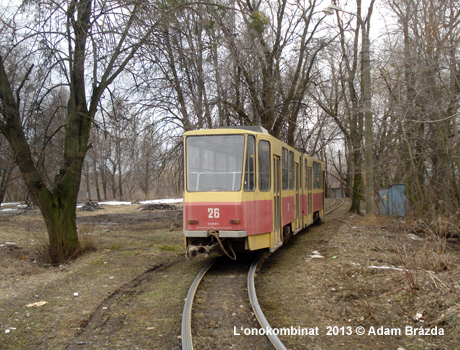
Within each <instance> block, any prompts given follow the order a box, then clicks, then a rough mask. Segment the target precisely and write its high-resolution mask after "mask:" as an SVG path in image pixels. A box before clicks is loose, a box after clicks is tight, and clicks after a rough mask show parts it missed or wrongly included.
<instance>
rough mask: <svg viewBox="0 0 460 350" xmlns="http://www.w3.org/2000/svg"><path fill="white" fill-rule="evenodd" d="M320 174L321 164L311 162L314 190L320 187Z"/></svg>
mask: <svg viewBox="0 0 460 350" xmlns="http://www.w3.org/2000/svg"><path fill="white" fill-rule="evenodd" d="M321 182H322V174H321V164H320V163H317V162H313V188H314V189H315V190H320V189H322V184H321Z"/></svg>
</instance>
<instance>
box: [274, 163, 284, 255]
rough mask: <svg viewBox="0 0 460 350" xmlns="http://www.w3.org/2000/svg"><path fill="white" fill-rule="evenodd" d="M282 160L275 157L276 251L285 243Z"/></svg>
mask: <svg viewBox="0 0 460 350" xmlns="http://www.w3.org/2000/svg"><path fill="white" fill-rule="evenodd" d="M280 164H281V160H280V157H278V156H274V157H273V225H274V227H273V231H274V239H273V248H274V249H276V248H278V246H280V245H281V243H282V241H283V224H282V220H281V166H280Z"/></svg>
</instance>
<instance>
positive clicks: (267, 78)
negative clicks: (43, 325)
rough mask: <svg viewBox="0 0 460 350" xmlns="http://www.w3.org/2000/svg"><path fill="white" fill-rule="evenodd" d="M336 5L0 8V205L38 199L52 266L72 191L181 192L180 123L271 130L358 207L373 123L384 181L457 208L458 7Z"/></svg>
mask: <svg viewBox="0 0 460 350" xmlns="http://www.w3.org/2000/svg"><path fill="white" fill-rule="evenodd" d="M330 4H331V3H330V2H329V0H326V1H315V0H301V1H286V0H277V1H265V0H246V1H242V0H224V1H213V0H210V1H200V0H198V1H192V2H189V1H186V0H185V1H182V0H180V1H176V0H160V1H155V0H153V1H136V0H127V1H124V0H122V1H119V0H114V1H102V0H44V1H40V2H36V1H27V0H24V1H23V2H22V3H19V2H16V1H7V2H6V3H3V4H2V5H1V7H0V11H1V22H0V102H1V105H0V131H1V135H0V149H1V151H0V202H1V201H19V200H20V201H23V200H27V201H28V202H30V203H34V204H35V205H37V206H38V207H39V208H40V210H41V211H42V214H43V216H44V218H45V222H46V223H47V227H48V231H49V232H50V244H51V246H55V247H61V248H59V249H58V250H62V252H61V253H59V254H58V255H57V256H56V257H54V260H56V261H57V260H59V259H61V258H62V256H64V257H65V256H69V255H72V254H73V252H74V251H75V249H77V248H78V238H77V237H76V229H75V205H76V202H77V200H80V201H83V200H86V199H93V200H99V201H100V200H111V199H117V200H142V199H146V198H158V197H170V196H180V195H181V191H182V178H181V167H182V163H181V162H182V145H181V135H182V133H183V132H184V131H187V130H193V129H200V128H215V127H219V126H232V125H262V126H263V127H265V128H266V129H267V130H268V131H269V133H270V134H272V135H274V136H276V137H278V138H280V139H282V140H284V141H285V142H287V143H288V144H290V145H293V146H295V147H296V148H297V149H299V150H301V151H303V152H305V153H308V154H310V155H313V156H316V157H319V158H320V159H322V160H324V161H326V162H327V171H328V174H329V176H328V179H329V184H330V185H332V186H334V187H343V188H344V189H345V191H346V192H347V194H348V195H350V196H351V197H352V198H353V203H354V204H353V208H352V210H354V211H356V212H358V211H360V209H359V206H360V200H361V198H362V197H363V196H364V193H365V189H366V185H367V182H369V180H367V181H366V176H365V175H366V169H368V168H366V166H365V163H364V159H365V146H366V144H365V133H366V132H368V137H369V139H368V140H371V143H370V147H371V148H368V149H369V150H371V151H372V158H373V164H372V172H369V174H371V176H372V179H373V180H374V192H375V193H377V192H378V190H379V189H383V188H387V187H388V185H390V184H395V183H403V184H406V192H407V193H406V194H407V196H408V197H409V199H410V201H411V205H412V208H413V209H414V213H416V214H418V215H426V213H431V214H434V213H436V214H443V215H450V214H455V213H456V211H457V207H458V204H459V200H460V177H459V171H460V159H459V158H458V152H459V151H460V135H459V133H458V131H457V129H458V123H457V122H458V121H459V120H460V118H459V116H458V112H459V97H460V83H459V78H460V65H459V62H457V59H460V58H459V56H460V25H459V23H460V4H459V2H458V1H454V0H381V1H374V0H369V1H362V0H348V1H336V2H335V1H334V3H333V5H335V6H337V7H336V8H334V10H333V11H331V12H332V15H331V16H327V15H326V14H325V13H324V12H323V9H324V8H325V7H327V6H329V5H330ZM377 18H380V19H382V18H383V19H384V20H379V21H377V20H376V19H377ZM375 25H377V26H378V28H374V26H375ZM367 38H369V40H370V41H369V42H366V40H367ZM363 44H364V45H363ZM369 47H370V50H369V51H368V48H369ZM366 52H367V55H366ZM369 56H370V60H369V59H368V58H369ZM366 63H367V66H366ZM366 67H370V71H371V81H370V83H369V82H368V83H369V84H370V85H366V84H367V83H366ZM366 112H368V113H370V114H369V115H367V117H369V116H370V117H371V118H373V119H372V129H371V130H369V129H370V128H365V118H366ZM69 242H70V243H69Z"/></svg>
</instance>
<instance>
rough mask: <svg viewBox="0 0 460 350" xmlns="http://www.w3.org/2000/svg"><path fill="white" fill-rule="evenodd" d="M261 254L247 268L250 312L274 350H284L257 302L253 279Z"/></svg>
mask: <svg viewBox="0 0 460 350" xmlns="http://www.w3.org/2000/svg"><path fill="white" fill-rule="evenodd" d="M263 254H264V253H260V254H259V256H258V257H257V258H256V259H255V260H254V262H253V263H252V265H251V267H250V268H249V273H248V294H249V300H250V302H251V306H252V310H253V311H254V315H255V316H256V318H257V320H258V321H259V324H260V325H261V326H262V328H263V329H264V330H265V335H266V336H267V337H268V339H269V340H270V342H271V343H272V344H273V346H274V347H275V349H276V350H286V347H285V346H284V344H283V342H282V341H281V340H280V339H279V338H278V336H277V335H275V334H273V332H271V330H272V329H273V328H272V327H271V326H270V323H268V321H267V318H266V317H265V315H264V313H263V312H262V309H261V307H260V305H259V301H258V300H257V295H256V287H255V283H254V277H255V271H256V268H257V265H258V264H259V261H260V260H261V259H262V256H263Z"/></svg>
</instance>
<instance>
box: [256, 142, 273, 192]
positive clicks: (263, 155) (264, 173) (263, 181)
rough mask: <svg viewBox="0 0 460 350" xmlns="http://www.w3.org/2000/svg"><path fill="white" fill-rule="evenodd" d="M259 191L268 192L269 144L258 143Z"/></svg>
mask: <svg viewBox="0 0 460 350" xmlns="http://www.w3.org/2000/svg"><path fill="white" fill-rule="evenodd" d="M258 158H259V168H258V169H259V190H260V191H270V180H271V179H270V142H268V141H264V140H261V141H259V154H258Z"/></svg>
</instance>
